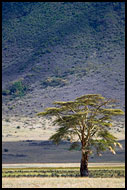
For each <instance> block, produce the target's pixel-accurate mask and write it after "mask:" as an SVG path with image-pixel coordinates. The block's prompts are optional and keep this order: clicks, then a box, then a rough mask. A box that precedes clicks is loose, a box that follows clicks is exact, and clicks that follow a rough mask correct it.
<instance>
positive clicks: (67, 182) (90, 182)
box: [2, 177, 125, 188]
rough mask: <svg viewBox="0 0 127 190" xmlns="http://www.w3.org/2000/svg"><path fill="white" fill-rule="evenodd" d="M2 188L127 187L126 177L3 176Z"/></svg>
mask: <svg viewBox="0 0 127 190" xmlns="http://www.w3.org/2000/svg"><path fill="white" fill-rule="evenodd" d="M2 184H3V185H2V188H125V178H124V177H122V178H81V177H80V178H76V177H62V178H60V177H48V178H41V177H29V178H25V177H22V178H12V177H11V178H3V179H2Z"/></svg>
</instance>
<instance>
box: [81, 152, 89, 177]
mask: <svg viewBox="0 0 127 190" xmlns="http://www.w3.org/2000/svg"><path fill="white" fill-rule="evenodd" d="M80 175H81V177H83V176H88V175H89V172H88V153H82V159H81V165H80Z"/></svg>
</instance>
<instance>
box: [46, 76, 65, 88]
mask: <svg viewBox="0 0 127 190" xmlns="http://www.w3.org/2000/svg"><path fill="white" fill-rule="evenodd" d="M66 84H67V80H65V79H62V78H57V77H48V78H47V79H46V80H45V81H43V82H42V85H43V86H44V87H45V88H46V87H48V86H52V87H55V86H60V87H62V86H65V85H66Z"/></svg>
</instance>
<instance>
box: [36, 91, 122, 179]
mask: <svg viewBox="0 0 127 190" xmlns="http://www.w3.org/2000/svg"><path fill="white" fill-rule="evenodd" d="M114 103H115V100H112V99H106V98H104V97H102V96H101V95H100V94H88V95H84V96H81V97H79V98H76V99H75V100H74V101H68V102H54V105H55V107H50V108H46V109H45V111H44V112H40V113H38V114H37V115H38V116H47V115H48V116H56V117H55V120H54V121H53V124H54V125H56V124H57V125H58V126H59V128H58V130H57V131H56V133H55V134H54V135H52V136H51V137H50V140H53V141H54V142H55V143H56V144H58V143H60V141H61V140H68V139H71V142H72V144H71V147H70V149H77V148H78V147H79V146H80V147H79V148H80V149H81V151H82V157H81V165H80V175H81V176H88V175H89V172H88V159H89V156H90V155H91V154H92V153H93V152H94V151H96V153H97V154H98V155H101V153H102V152H103V151H105V150H107V149H109V150H110V151H111V152H112V153H113V154H115V147H116V145H118V146H119V147H120V148H122V145H121V144H120V143H118V142H117V138H116V137H115V136H114V135H112V134H111V133H110V132H109V128H110V127H111V126H112V121H113V119H114V116H118V115H123V114H124V112H123V111H122V110H121V109H113V108H112V109H111V107H113V106H114ZM76 137H78V138H76ZM79 142H80V143H79Z"/></svg>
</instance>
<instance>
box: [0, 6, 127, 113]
mask: <svg viewBox="0 0 127 190" xmlns="http://www.w3.org/2000/svg"><path fill="white" fill-rule="evenodd" d="M124 12H125V4H124V3H123V2H121V3H119V2H85V3H83V2H67V3H66V2H33V3H32V2H3V5H2V30H3V32H2V50H3V51H2V86H3V96H2V99H3V103H2V105H3V115H4V116H6V115H8V116H9V115H21V116H22V115H25V116H29V115H30V116H35V113H37V112H39V111H42V110H43V109H44V108H45V107H47V106H51V104H52V102H53V101H55V100H64V101H67V100H72V99H74V98H76V97H78V96H81V95H83V94H87V93H100V94H102V95H103V96H106V97H112V98H117V99H118V100H119V107H120V108H122V109H124V104H125V102H124V98H125V92H124V87H125V83H124V82H125V80H124V79H125V74H124V72H125V60H124V59H125V44H124V41H125V18H124V17H125V13H124ZM15 82H17V83H16V84H15Z"/></svg>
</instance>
